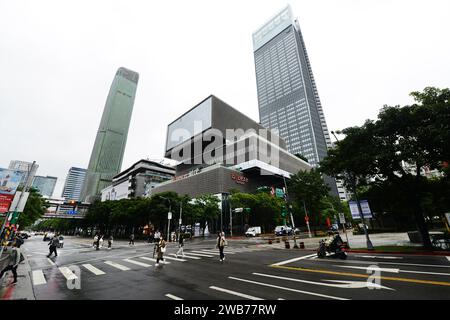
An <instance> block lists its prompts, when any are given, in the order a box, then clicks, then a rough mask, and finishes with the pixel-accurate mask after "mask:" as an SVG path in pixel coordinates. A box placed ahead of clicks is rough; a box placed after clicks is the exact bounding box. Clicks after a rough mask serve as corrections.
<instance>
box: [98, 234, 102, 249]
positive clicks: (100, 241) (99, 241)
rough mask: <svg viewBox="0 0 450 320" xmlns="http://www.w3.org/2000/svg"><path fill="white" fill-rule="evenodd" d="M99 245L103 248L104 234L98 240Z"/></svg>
mask: <svg viewBox="0 0 450 320" xmlns="http://www.w3.org/2000/svg"><path fill="white" fill-rule="evenodd" d="M98 246H99V247H100V248H103V236H100V239H99V240H98Z"/></svg>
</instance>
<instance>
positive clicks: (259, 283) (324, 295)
mask: <svg viewBox="0 0 450 320" xmlns="http://www.w3.org/2000/svg"><path fill="white" fill-rule="evenodd" d="M228 278H230V279H233V280H238V281H242V282H248V283H253V284H257V285H260V286H265V287H271V288H277V289H281V290H286V291H293V292H298V293H303V294H307V295H311V296H317V297H322V298H329V299H334V300H350V299H347V298H341V297H335V296H329V295H326V294H320V293H315V292H309V291H303V290H297V289H292V288H286V287H280V286H276V285H273V284H269V283H263V282H256V281H252V280H247V279H241V278H235V277H228Z"/></svg>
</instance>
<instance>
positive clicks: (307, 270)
mask: <svg viewBox="0 0 450 320" xmlns="http://www.w3.org/2000/svg"><path fill="white" fill-rule="evenodd" d="M269 267H272V268H280V269H287V270H296V271H304V272H314V273H323V274H332V275H339V276H350V277H357V278H365V279H367V278H368V275H364V274H360V273H350V272H338V271H330V270H324V269H307V268H301V267H288V266H274V265H270V266H269ZM372 278H376V279H380V280H392V281H400V282H411V283H420V284H431V285H437V286H450V282H444V281H430V280H419V279H411V278H397V277H386V276H375V275H372Z"/></svg>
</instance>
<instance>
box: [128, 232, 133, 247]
mask: <svg viewBox="0 0 450 320" xmlns="http://www.w3.org/2000/svg"><path fill="white" fill-rule="evenodd" d="M128 245H133V246H134V233H132V234H131V235H130V242H129V243H128Z"/></svg>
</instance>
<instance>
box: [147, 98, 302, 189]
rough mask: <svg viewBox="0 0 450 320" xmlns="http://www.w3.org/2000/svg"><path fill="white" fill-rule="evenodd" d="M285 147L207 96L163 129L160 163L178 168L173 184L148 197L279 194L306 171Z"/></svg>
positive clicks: (234, 111) (242, 115) (260, 128)
mask: <svg viewBox="0 0 450 320" xmlns="http://www.w3.org/2000/svg"><path fill="white" fill-rule="evenodd" d="M285 146H286V143H285V142H284V140H283V139H281V138H279V137H278V136H277V135H276V134H275V133H273V132H271V131H270V130H267V129H266V128H264V127H263V126H261V125H260V124H259V123H257V122H255V121H253V120H252V119H250V118H249V117H247V116H245V115H244V114H242V113H241V112H239V111H238V110H236V109H234V108H233V107H231V106H229V105H228V104H226V103H225V102H223V101H222V100H220V99H218V98H217V97H215V96H213V95H211V96H209V97H208V98H206V99H205V100H203V101H202V102H200V103H199V104H198V105H196V106H195V107H194V108H192V109H190V110H189V111H187V112H186V113H185V114H183V115H182V116H180V117H179V118H178V119H176V120H175V121H173V122H172V123H170V124H169V125H168V129H167V137H166V153H165V157H167V158H170V159H174V160H178V161H180V163H179V164H178V165H177V166H176V175H175V177H174V179H173V180H171V181H167V182H163V183H161V184H160V185H158V186H156V187H155V188H154V189H153V193H160V192H165V191H174V192H177V193H178V194H181V195H184V194H187V195H189V196H191V197H196V196H199V195H202V194H205V193H209V194H217V195H223V196H226V195H227V194H229V193H230V191H231V190H232V189H238V190H240V191H242V192H254V191H256V190H257V188H259V187H262V186H269V187H270V186H274V187H279V188H282V187H284V178H287V179H289V178H290V175H291V174H294V173H297V172H298V171H299V170H310V168H311V166H310V165H309V164H308V163H307V162H305V161H303V160H301V159H299V158H298V157H296V156H294V155H292V154H290V153H289V152H288V151H287V150H286V149H285ZM283 177H284V178H283Z"/></svg>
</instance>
